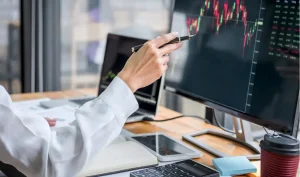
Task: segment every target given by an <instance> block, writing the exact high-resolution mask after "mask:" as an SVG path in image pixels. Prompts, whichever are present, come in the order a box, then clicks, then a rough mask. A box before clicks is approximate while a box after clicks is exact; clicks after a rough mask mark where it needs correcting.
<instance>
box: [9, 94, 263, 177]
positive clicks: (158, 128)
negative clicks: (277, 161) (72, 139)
mask: <svg viewBox="0 0 300 177" xmlns="http://www.w3.org/2000/svg"><path fill="white" fill-rule="evenodd" d="M96 93H97V91H96V89H82V90H76V91H59V92H47V93H30V94H15V95H11V97H12V99H13V101H22V100H30V99H39V98H45V97H48V98H51V99H58V98H69V97H78V96H83V95H91V96H95V95H96ZM178 115H180V113H178V112H175V111H172V110H169V109H167V108H164V107H159V113H158V116H157V117H156V119H165V118H169V117H174V116H178ZM124 128H125V129H127V130H129V131H131V132H133V133H137V134H138V133H151V132H164V133H166V134H168V135H169V136H171V137H173V138H176V139H179V140H181V137H182V135H184V134H187V133H193V132H196V131H199V130H202V129H206V128H212V129H219V128H218V127H215V126H213V125H210V124H207V123H205V122H204V121H202V120H200V119H197V118H189V117H187V118H182V119H177V120H173V121H168V122H138V123H132V124H126V125H125V127H124ZM199 139H201V140H202V141H205V142H207V143H208V144H209V145H211V146H213V147H215V148H216V149H219V150H221V151H222V152H226V153H227V154H229V155H232V156H238V155H249V154H252V153H254V152H252V151H251V150H249V149H247V148H245V147H243V146H241V145H239V144H237V143H235V142H232V141H229V140H225V139H221V138H218V137H214V136H211V135H203V136H201V137H199ZM185 143H187V144H189V143H188V142H186V141H185ZM190 145H191V146H193V145H192V144H190ZM193 147H195V146H193ZM195 148H196V149H199V148H197V147H195ZM199 150H200V151H201V152H202V153H203V156H202V158H199V159H195V160H196V161H198V162H200V163H203V164H205V165H208V166H211V167H212V159H213V158H215V157H214V156H213V155H211V154H209V153H208V152H206V151H204V150H201V149H199ZM253 163H254V164H255V165H256V166H257V167H259V165H260V163H259V161H255V162H253ZM249 176H251V177H258V176H259V172H258V173H257V174H251V175H249Z"/></svg>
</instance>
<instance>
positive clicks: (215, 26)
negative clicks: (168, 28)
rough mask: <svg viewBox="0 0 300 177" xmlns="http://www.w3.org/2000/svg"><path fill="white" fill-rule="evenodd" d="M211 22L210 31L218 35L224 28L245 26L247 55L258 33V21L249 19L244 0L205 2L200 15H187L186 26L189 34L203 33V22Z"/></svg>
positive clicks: (244, 37) (243, 52)
mask: <svg viewBox="0 0 300 177" xmlns="http://www.w3.org/2000/svg"><path fill="white" fill-rule="evenodd" d="M203 20H210V21H211V25H210V29H211V31H213V32H214V33H215V35H218V34H219V33H220V32H221V31H222V28H224V29H226V27H227V26H228V25H229V26H232V25H233V26H235V27H237V28H238V26H240V25H243V36H241V38H242V39H243V43H242V45H243V49H242V56H244V54H245V48H246V47H248V46H250V45H251V44H252V41H253V38H254V34H255V32H256V31H257V26H258V22H257V19H251V20H249V19H248V11H247V6H246V3H245V1H244V0H223V1H220V0H203V4H202V6H201V8H200V9H199V14H198V15H187V18H186V25H187V28H188V33H189V34H197V33H198V32H201V27H202V26H201V21H203Z"/></svg>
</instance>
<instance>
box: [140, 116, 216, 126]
mask: <svg viewBox="0 0 300 177" xmlns="http://www.w3.org/2000/svg"><path fill="white" fill-rule="evenodd" d="M185 117H193V118H199V119H202V120H204V121H205V122H206V123H208V124H211V122H210V121H209V120H207V119H205V118H203V117H200V116H193V115H181V116H176V117H171V118H168V119H163V120H155V119H152V118H150V117H145V118H144V119H143V121H149V122H167V121H171V120H175V119H179V118H185Z"/></svg>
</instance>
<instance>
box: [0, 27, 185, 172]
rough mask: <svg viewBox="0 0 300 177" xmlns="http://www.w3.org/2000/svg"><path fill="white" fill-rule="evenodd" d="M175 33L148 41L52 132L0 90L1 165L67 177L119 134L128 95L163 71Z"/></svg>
mask: <svg viewBox="0 0 300 177" xmlns="http://www.w3.org/2000/svg"><path fill="white" fill-rule="evenodd" d="M177 35H178V33H176V32H173V33H170V34H166V35H164V36H161V37H159V38H156V39H154V40H151V41H148V42H147V43H145V45H144V46H143V47H142V48H141V49H140V50H139V51H138V52H137V53H134V54H133V55H132V56H131V57H130V58H129V59H128V61H127V63H126V65H125V66H124V68H123V69H122V71H121V72H120V73H119V74H118V76H117V77H116V78H115V79H114V80H113V81H112V83H111V84H110V85H109V87H108V88H107V89H106V90H105V91H104V92H103V93H102V94H101V95H100V96H99V97H98V98H96V99H95V100H93V101H90V102H88V103H86V104H84V105H83V106H82V107H80V108H79V109H78V110H76V113H75V116H76V120H75V121H74V122H73V123H72V124H71V125H70V126H67V127H61V128H58V129H55V130H51V129H50V127H49V124H48V123H47V121H45V119H43V118H41V117H39V116H37V115H31V114H26V113H24V112H18V111H17V110H14V108H13V107H12V104H11V103H12V101H11V98H10V96H9V95H8V93H7V92H6V90H5V89H4V88H3V87H2V86H0V161H2V162H4V163H6V164H10V165H12V166H14V167H15V168H16V169H17V170H18V171H20V172H21V173H23V174H24V175H25V176H29V177H52V176H56V177H72V176H75V175H76V174H77V173H78V172H80V171H81V170H82V168H83V166H84V165H85V164H86V163H87V162H88V161H89V160H90V159H91V158H92V157H93V156H94V155H95V154H96V153H97V152H99V151H101V149H103V148H104V147H105V146H107V145H108V144H109V143H110V142H112V140H114V139H115V138H116V137H117V136H118V135H119V133H120V131H121V129H122V127H123V125H124V123H125V120H126V119H127V118H128V117H129V116H130V115H131V114H132V113H133V112H135V111H136V110H137V109H138V103H137V101H136V99H135V97H134V95H133V93H134V92H135V91H136V90H137V89H139V88H142V87H145V86H148V85H150V84H151V83H153V82H154V81H156V80H157V79H159V78H160V77H161V76H162V75H163V73H164V72H165V71H166V70H167V67H168V65H167V64H168V61H169V56H168V54H169V53H170V52H172V51H174V50H177V49H178V48H180V47H181V46H182V43H177V44H170V45H167V46H165V47H163V48H160V46H162V45H163V44H165V43H167V42H169V41H170V40H172V39H174V38H175V37H176V36H177Z"/></svg>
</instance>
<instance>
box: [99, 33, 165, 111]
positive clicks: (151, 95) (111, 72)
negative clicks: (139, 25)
mask: <svg viewBox="0 0 300 177" xmlns="http://www.w3.org/2000/svg"><path fill="white" fill-rule="evenodd" d="M146 41H147V40H145V39H138V38H132V37H127V36H120V35H115V34H108V36H107V42H106V49H105V56H104V61H103V65H102V71H101V80H100V84H99V94H100V93H102V92H103V91H104V89H105V88H106V87H107V86H108V85H109V84H110V83H111V81H112V80H113V79H114V78H115V77H116V76H117V74H118V73H119V72H120V71H121V70H122V68H123V67H124V65H125V63H126V61H127V60H128V58H129V57H130V56H131V55H132V52H131V48H132V47H133V46H136V45H140V44H143V43H145V42H146ZM160 84H161V79H159V80H158V81H156V82H155V83H153V84H151V85H149V86H147V87H145V88H141V89H139V90H137V91H136V92H135V94H134V95H135V97H136V98H137V101H138V102H139V106H140V109H142V110H144V111H147V112H149V113H155V112H156V107H157V102H158V96H159V89H160Z"/></svg>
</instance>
